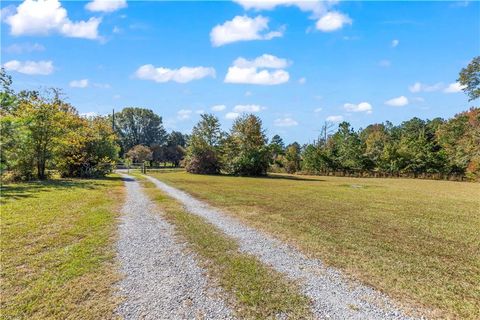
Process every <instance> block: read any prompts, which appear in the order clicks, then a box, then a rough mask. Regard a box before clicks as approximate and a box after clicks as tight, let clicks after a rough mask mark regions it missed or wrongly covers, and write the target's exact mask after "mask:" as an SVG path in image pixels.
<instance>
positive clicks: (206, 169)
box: [185, 149, 220, 174]
mask: <svg viewBox="0 0 480 320" xmlns="http://www.w3.org/2000/svg"><path fill="white" fill-rule="evenodd" d="M185 164H186V165H185V169H186V170H187V172H190V173H197V174H216V173H219V172H220V162H219V161H218V158H217V156H216V155H215V152H214V151H213V150H209V149H206V150H203V151H199V152H196V153H195V154H192V155H190V156H189V157H188V158H186V159H185Z"/></svg>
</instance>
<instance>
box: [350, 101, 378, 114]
mask: <svg viewBox="0 0 480 320" xmlns="http://www.w3.org/2000/svg"><path fill="white" fill-rule="evenodd" d="M343 107H344V108H345V110H347V111H350V112H366V113H372V105H371V104H370V103H368V102H360V103H359V104H353V103H345V104H344V105H343Z"/></svg>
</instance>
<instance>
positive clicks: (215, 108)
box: [210, 104, 227, 112]
mask: <svg viewBox="0 0 480 320" xmlns="http://www.w3.org/2000/svg"><path fill="white" fill-rule="evenodd" d="M226 108H227V106H226V105H224V104H217V105H215V106H213V107H211V108H210V109H212V111H214V112H220V111H223V110H225V109H226Z"/></svg>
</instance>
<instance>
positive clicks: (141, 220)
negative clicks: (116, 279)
mask: <svg viewBox="0 0 480 320" xmlns="http://www.w3.org/2000/svg"><path fill="white" fill-rule="evenodd" d="M122 176H123V177H124V181H125V186H126V188H127V200H126V203H125V205H124V207H123V210H122V217H121V223H120V226H119V228H120V230H119V241H118V246H117V250H118V257H119V261H120V264H121V271H122V272H123V274H124V276H125V277H124V279H123V280H122V281H121V282H120V284H119V291H120V294H121V295H122V296H124V297H125V302H124V303H123V304H121V305H120V306H119V308H118V310H117V312H118V313H119V315H120V316H122V317H123V318H125V319H231V318H232V316H231V312H230V310H229V308H228V307H227V306H226V305H225V303H224V302H223V300H222V299H221V298H220V292H219V290H217V289H213V288H212V287H210V286H208V285H207V278H206V277H205V274H204V272H203V270H202V269H200V268H199V267H198V265H197V263H196V261H195V258H194V256H193V255H191V254H190V253H188V252H187V251H186V250H185V245H183V244H180V243H178V242H176V241H175V238H174V237H175V235H174V230H173V227H172V226H171V225H170V224H168V223H167V222H165V221H164V220H162V218H161V215H160V214H159V213H158V212H157V209H156V207H155V205H154V204H153V203H152V201H151V200H150V199H148V198H147V197H146V196H145V195H144V193H143V192H142V189H141V186H140V185H139V183H138V182H137V181H135V180H134V179H132V178H131V177H129V176H128V175H122Z"/></svg>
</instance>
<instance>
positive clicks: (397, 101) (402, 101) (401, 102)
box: [385, 96, 408, 107]
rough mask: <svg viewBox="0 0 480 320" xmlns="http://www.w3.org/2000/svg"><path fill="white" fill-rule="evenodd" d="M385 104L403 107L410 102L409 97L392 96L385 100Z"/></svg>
mask: <svg viewBox="0 0 480 320" xmlns="http://www.w3.org/2000/svg"><path fill="white" fill-rule="evenodd" d="M385 104H386V105H388V106H392V107H403V106H406V105H407V104H408V98H407V97H405V96H400V97H396V98H392V99H390V100H387V101H385Z"/></svg>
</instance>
